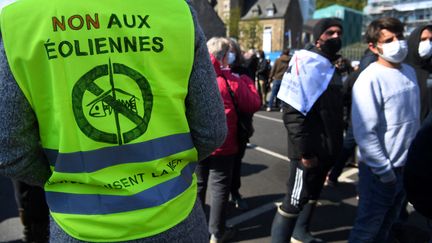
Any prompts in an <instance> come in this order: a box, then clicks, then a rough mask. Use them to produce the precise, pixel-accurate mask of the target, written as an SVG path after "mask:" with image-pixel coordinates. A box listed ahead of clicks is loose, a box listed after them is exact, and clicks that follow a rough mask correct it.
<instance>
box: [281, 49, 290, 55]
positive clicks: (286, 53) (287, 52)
mask: <svg viewBox="0 0 432 243" xmlns="http://www.w3.org/2000/svg"><path fill="white" fill-rule="evenodd" d="M289 54H290V49H289V48H286V49H284V50H283V51H282V55H287V56H289Z"/></svg>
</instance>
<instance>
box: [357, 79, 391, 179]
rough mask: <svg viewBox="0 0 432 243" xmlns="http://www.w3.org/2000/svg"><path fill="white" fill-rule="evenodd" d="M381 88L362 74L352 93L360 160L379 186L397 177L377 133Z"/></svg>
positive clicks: (380, 109) (380, 111)
mask: <svg viewBox="0 0 432 243" xmlns="http://www.w3.org/2000/svg"><path fill="white" fill-rule="evenodd" d="M382 105H383V104H382V95H381V91H380V87H379V85H378V84H377V83H376V82H373V80H371V78H370V77H369V76H368V75H364V73H362V74H361V75H360V77H359V78H358V79H357V81H356V83H355V84H354V87H353V91H352V109H351V115H352V119H351V120H352V126H353V132H354V137H355V140H356V142H357V144H358V146H359V149H360V153H361V156H362V159H363V160H364V161H365V162H366V163H367V165H368V166H369V167H371V169H372V172H373V173H374V174H375V175H377V176H378V177H379V178H380V180H381V182H383V183H392V182H394V181H395V179H396V176H395V174H394V172H393V170H392V166H391V162H390V160H389V159H388V158H387V156H386V153H385V148H384V147H383V146H384V145H383V144H382V143H381V142H380V139H379V134H378V129H379V127H380V125H382V124H380V114H381V113H382V112H383V110H382Z"/></svg>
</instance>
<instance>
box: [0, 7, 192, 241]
mask: <svg viewBox="0 0 432 243" xmlns="http://www.w3.org/2000/svg"><path fill="white" fill-rule="evenodd" d="M0 24H1V34H2V38H3V42H4V47H5V51H6V56H7V58H8V62H9V65H10V68H11V71H12V74H13V76H14V78H15V80H16V81H17V83H18V85H19V87H20V88H21V90H22V91H23V93H24V95H25V97H26V98H27V100H28V102H29V103H30V105H31V106H32V108H33V110H34V111H35V114H36V117H37V120H38V125H39V132H40V137H41V144H42V146H43V148H44V150H45V152H46V155H47V158H48V160H49V162H50V165H51V169H52V171H53V174H52V176H51V177H50V179H49V181H48V182H47V183H46V184H45V191H46V196H47V201H48V205H49V207H50V211H51V214H52V216H53V218H54V220H55V221H56V222H57V223H58V225H60V227H61V228H62V229H63V230H64V231H65V232H67V233H68V234H69V235H71V236H73V237H75V238H77V239H79V240H83V241H92V242H114V241H126V240H133V239H139V238H144V237H148V236H152V235H156V234H159V233H161V232H164V231H166V230H168V229H170V228H172V227H174V226H175V225H177V224H178V223H180V222H181V221H183V220H184V219H185V218H186V217H187V216H188V215H189V214H190V212H191V210H192V208H193V205H194V203H195V199H196V177H195V175H194V165H195V162H197V159H198V157H197V151H196V149H195V147H194V145H193V142H192V138H191V135H190V129H189V126H188V123H187V119H186V116H185V113H186V108H185V98H186V95H187V92H188V82H189V76H190V73H191V70H192V65H193V59H194V39H195V38H194V24H193V20H192V15H191V12H190V9H189V7H188V5H187V3H186V2H185V1H184V0H133V1H131V0H124V1H116V0H104V1H87V0H75V1H59V0H18V1H16V2H13V3H11V4H9V5H7V6H6V7H4V8H3V9H2V10H1V13H0Z"/></svg>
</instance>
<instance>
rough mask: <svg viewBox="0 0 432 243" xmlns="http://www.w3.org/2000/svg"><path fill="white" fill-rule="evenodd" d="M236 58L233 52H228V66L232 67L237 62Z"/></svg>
mask: <svg viewBox="0 0 432 243" xmlns="http://www.w3.org/2000/svg"><path fill="white" fill-rule="evenodd" d="M235 60H236V56H235V54H234V53H232V52H228V64H229V65H231V64H233V63H234V62H235Z"/></svg>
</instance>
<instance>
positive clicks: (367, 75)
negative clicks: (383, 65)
mask: <svg viewBox="0 0 432 243" xmlns="http://www.w3.org/2000/svg"><path fill="white" fill-rule="evenodd" d="M379 72H380V66H379V64H377V63H376V62H374V63H371V64H369V66H367V67H366V68H365V69H364V70H363V71H361V72H360V74H359V75H358V77H357V81H356V82H355V83H354V86H361V85H366V84H367V83H372V82H376V81H377V80H378V79H379V78H378V74H379Z"/></svg>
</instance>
